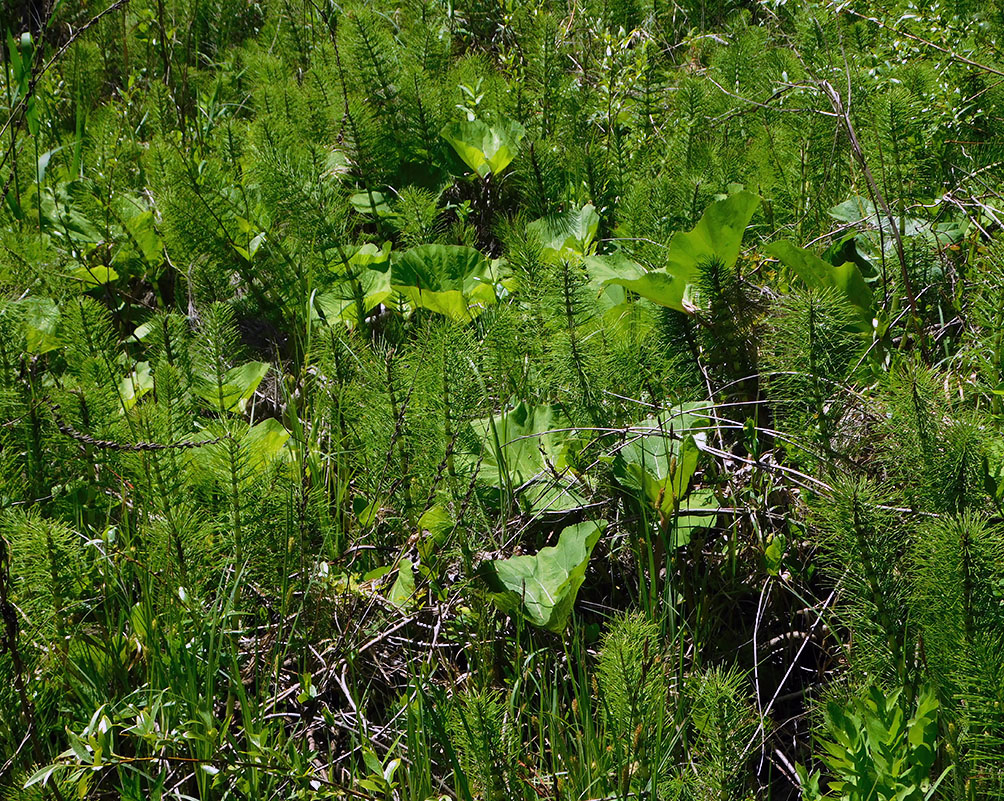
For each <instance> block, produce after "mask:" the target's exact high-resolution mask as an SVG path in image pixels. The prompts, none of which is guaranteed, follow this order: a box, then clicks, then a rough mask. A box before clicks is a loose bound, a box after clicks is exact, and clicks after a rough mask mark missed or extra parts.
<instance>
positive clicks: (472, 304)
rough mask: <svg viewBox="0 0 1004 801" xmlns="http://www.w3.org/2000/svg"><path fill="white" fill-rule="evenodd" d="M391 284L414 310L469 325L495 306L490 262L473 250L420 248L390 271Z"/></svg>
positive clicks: (438, 246)
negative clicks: (432, 312) (427, 310)
mask: <svg viewBox="0 0 1004 801" xmlns="http://www.w3.org/2000/svg"><path fill="white" fill-rule="evenodd" d="M390 275H391V285H392V286H393V288H394V289H395V290H396V291H397V292H400V293H401V294H402V295H403V296H404V297H405V298H406V299H407V300H408V302H409V303H410V304H411V305H412V306H413V307H417V308H424V309H429V310H430V311H434V312H438V313H439V314H443V315H445V316H447V317H449V318H450V319H451V320H455V321H456V322H464V323H466V322H470V321H471V320H473V319H474V318H475V317H477V316H478V315H479V314H480V313H481V312H482V311H484V309H486V308H487V307H488V306H490V305H492V304H493V303H495V299H496V298H495V276H494V275H493V274H492V265H491V262H490V261H489V260H488V259H487V258H485V256H483V255H482V254H481V253H480V252H479V251H477V250H475V249H474V248H468V247H463V246H460V245H419V246H418V247H414V248H411V249H410V250H407V251H405V253H404V254H403V255H402V256H401V258H399V259H398V260H397V261H396V262H394V264H393V265H392V266H391V269H390Z"/></svg>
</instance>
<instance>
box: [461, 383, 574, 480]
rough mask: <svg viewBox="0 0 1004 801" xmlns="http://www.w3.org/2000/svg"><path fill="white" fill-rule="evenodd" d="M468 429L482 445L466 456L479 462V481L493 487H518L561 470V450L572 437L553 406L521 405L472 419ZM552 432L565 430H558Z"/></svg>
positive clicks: (566, 424)
mask: <svg viewBox="0 0 1004 801" xmlns="http://www.w3.org/2000/svg"><path fill="white" fill-rule="evenodd" d="M471 428H472V430H473V431H474V434H475V436H476V437H477V438H478V440H479V441H480V444H481V448H480V452H479V453H474V454H469V458H470V460H471V461H472V462H475V461H478V460H480V462H481V469H480V472H479V473H478V479H479V480H480V481H482V482H485V483H488V484H490V485H492V486H494V487H498V488H504V487H506V486H513V487H518V486H521V485H523V484H526V483H527V482H529V481H532V480H533V479H535V478H538V477H540V476H542V475H543V474H545V473H550V468H551V467H554V468H555V469H557V470H561V469H562V468H563V467H564V461H563V455H564V449H565V447H566V445H567V443H568V440H569V438H570V436H571V434H570V432H568V431H567V429H568V421H567V420H565V419H564V417H563V416H562V414H561V413H560V412H559V411H558V410H557V409H556V408H555V407H554V406H531V405H529V404H527V403H524V402H522V401H521V402H520V403H518V404H516V405H515V406H514V407H513V408H512V409H510V410H509V411H508V412H506V413H504V414H502V415H499V416H497V417H488V418H482V419H480V420H473V421H472V422H471ZM555 429H565V430H558V431H555Z"/></svg>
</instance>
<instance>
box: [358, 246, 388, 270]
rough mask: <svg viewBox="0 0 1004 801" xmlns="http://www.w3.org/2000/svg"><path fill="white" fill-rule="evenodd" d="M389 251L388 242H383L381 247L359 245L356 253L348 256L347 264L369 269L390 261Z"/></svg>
mask: <svg viewBox="0 0 1004 801" xmlns="http://www.w3.org/2000/svg"><path fill="white" fill-rule="evenodd" d="M390 251H391V243H390V242H384V243H383V246H382V247H377V246H376V245H374V244H373V243H372V242H367V243H366V244H365V245H360V246H359V247H358V248H357V249H356V252H355V253H353V254H352V255H351V256H349V264H350V265H356V266H358V267H370V268H372V267H373V266H374V265H377V264H386V263H387V262H388V261H389V260H390Z"/></svg>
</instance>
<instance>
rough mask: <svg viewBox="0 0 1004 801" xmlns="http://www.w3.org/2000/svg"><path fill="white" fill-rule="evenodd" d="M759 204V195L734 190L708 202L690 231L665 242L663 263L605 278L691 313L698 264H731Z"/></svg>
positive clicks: (696, 304)
mask: <svg viewBox="0 0 1004 801" xmlns="http://www.w3.org/2000/svg"><path fill="white" fill-rule="evenodd" d="M759 205H760V198H758V197H757V196H756V195H752V194H750V193H749V192H737V193H736V194H734V195H730V196H729V197H727V198H724V199H723V200H719V201H716V202H715V203H712V204H711V205H710V206H708V208H707V210H706V211H705V212H704V215H703V216H702V217H701V219H700V221H699V222H698V223H697V225H696V226H694V229H693V230H692V231H680V232H678V233H677V234H676V235H674V236H673V239H672V240H671V241H670V243H669V253H668V254H667V257H666V266H665V267H664V268H662V269H660V270H651V271H649V272H647V273H645V274H644V275H641V276H638V275H629V276H627V277H624V278H613V279H608V280H607V283H608V284H617V285H620V286H623V287H625V288H627V289H630V290H632V291H633V292H637V293H638V294H639V295H641V296H642V297H643V298H647V299H648V300H651V301H652V302H653V303H658V304H659V305H660V306H668V307H669V308H671V309H676V310H677V311H681V312H685V313H687V314H693V313H694V312H695V311H698V310H700V308H701V299H700V297H699V292H698V288H697V287H698V283H699V281H700V276H701V267H702V265H704V264H707V263H709V262H711V261H713V260H716V259H717V260H718V261H720V262H721V263H722V264H723V265H724V266H725V267H732V266H733V265H734V264H735V263H736V259H738V258H739V249H740V247H741V246H742V239H743V232H744V231H745V230H746V227H747V226H748V225H749V222H750V220H751V219H752V218H753V212H755V211H756V209H757V206H759Z"/></svg>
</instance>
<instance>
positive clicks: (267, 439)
mask: <svg viewBox="0 0 1004 801" xmlns="http://www.w3.org/2000/svg"><path fill="white" fill-rule="evenodd" d="M288 441H289V432H288V431H287V430H286V429H285V427H284V426H283V425H282V423H280V422H279V421H278V420H276V419H275V418H274V417H268V418H266V419H264V420H262V421H261V422H260V423H257V424H255V425H254V426H252V427H251V428H249V429H248V430H247V433H246V434H245V435H244V437H243V439H242V440H241V449H242V450H243V451H244V455H245V457H246V458H247V460H248V466H249V467H251V468H253V469H254V470H255V471H258V472H261V471H264V470H265V469H266V468H267V467H268V466H269V465H270V464H271V463H272V462H274V461H275V460H276V459H278V458H279V455H280V453H281V452H282V449H283V446H285V444H286V442H288Z"/></svg>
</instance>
